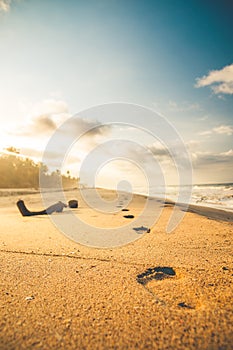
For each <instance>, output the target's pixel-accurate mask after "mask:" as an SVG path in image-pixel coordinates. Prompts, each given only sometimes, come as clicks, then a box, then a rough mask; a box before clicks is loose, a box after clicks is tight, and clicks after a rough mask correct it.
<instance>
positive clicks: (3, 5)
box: [0, 0, 11, 12]
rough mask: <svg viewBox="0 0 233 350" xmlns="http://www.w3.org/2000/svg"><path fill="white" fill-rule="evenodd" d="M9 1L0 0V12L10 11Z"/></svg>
mask: <svg viewBox="0 0 233 350" xmlns="http://www.w3.org/2000/svg"><path fill="white" fill-rule="evenodd" d="M10 6H11V0H0V12H8V11H10Z"/></svg>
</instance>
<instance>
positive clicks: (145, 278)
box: [137, 266, 176, 285]
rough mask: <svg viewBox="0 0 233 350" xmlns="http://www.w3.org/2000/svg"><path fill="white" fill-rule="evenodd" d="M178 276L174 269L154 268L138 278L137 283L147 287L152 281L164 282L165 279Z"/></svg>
mask: <svg viewBox="0 0 233 350" xmlns="http://www.w3.org/2000/svg"><path fill="white" fill-rule="evenodd" d="M175 275H176V272H175V270H174V269H173V268H172V267H160V266H158V267H153V268H149V269H147V270H146V271H145V272H143V273H141V274H139V275H138V276H137V282H138V283H140V284H142V285H146V284H147V283H148V282H149V281H152V280H157V281H158V280H160V281H161V280H163V279H165V278H172V277H174V276H175Z"/></svg>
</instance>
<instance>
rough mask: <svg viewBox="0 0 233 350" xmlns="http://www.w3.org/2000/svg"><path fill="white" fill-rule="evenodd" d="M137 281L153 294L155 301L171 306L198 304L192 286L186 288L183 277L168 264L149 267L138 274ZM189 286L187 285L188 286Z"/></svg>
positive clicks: (179, 306) (191, 306) (185, 307)
mask: <svg viewBox="0 0 233 350" xmlns="http://www.w3.org/2000/svg"><path fill="white" fill-rule="evenodd" d="M136 281H137V282H138V283H140V284H141V285H143V286H144V288H145V289H146V290H147V291H148V292H149V293H150V294H152V295H153V297H154V298H155V301H156V302H157V303H159V304H160V305H163V306H167V307H169V308H174V307H175V308H177V307H178V308H179V309H184V310H191V309H195V308H196V305H197V304H198V300H196V297H195V295H194V294H193V293H192V290H191V288H192V286H190V287H191V288H190V289H189V288H188V289H186V288H184V284H183V279H182V278H180V275H178V276H177V272H176V271H175V270H174V269H173V268H172V267H168V266H157V267H153V268H149V269H147V270H146V271H144V272H143V273H141V274H139V275H137V277H136ZM186 287H187V286H186Z"/></svg>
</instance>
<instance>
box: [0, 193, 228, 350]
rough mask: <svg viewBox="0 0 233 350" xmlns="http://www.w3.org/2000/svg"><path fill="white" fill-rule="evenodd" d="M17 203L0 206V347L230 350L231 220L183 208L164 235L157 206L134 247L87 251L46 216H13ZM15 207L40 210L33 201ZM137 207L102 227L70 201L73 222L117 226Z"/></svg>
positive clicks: (167, 211) (35, 197)
mask: <svg viewBox="0 0 233 350" xmlns="http://www.w3.org/2000/svg"><path fill="white" fill-rule="evenodd" d="M102 194H103V196H105V197H106V198H112V197H114V193H113V192H111V191H105V190H103V191H102ZM68 197H70V198H68ZM77 197H78V195H77V193H67V199H71V198H77ZM17 199H18V197H14V196H11V197H2V198H1V199H0V261H1V262H0V266H1V278H0V281H1V298H0V304H1V306H0V310H1V317H0V349H231V348H232V343H233V334H232V320H233V314H232V300H233V292H232V276H233V268H232V256H233V254H232V253H233V252H232V243H231V239H232V233H233V224H232V221H233V220H232V214H230V213H227V214H225V213H224V215H222V214H223V213H221V211H216V210H212V209H209V208H200V207H195V206H191V207H190V211H192V212H188V213H186V215H185V217H184V219H183V220H182V222H181V223H180V224H179V225H178V227H177V228H176V229H175V231H174V232H173V233H171V234H167V233H166V226H167V222H168V218H169V216H170V215H171V212H172V204H167V205H166V206H165V207H164V209H163V211H162V215H161V216H160V218H159V220H158V222H157V223H156V224H155V225H154V226H153V227H152V228H151V230H150V232H149V233H146V234H145V235H143V236H142V237H141V238H140V239H138V240H136V241H135V242H132V243H129V244H127V245H126V246H123V247H119V248H108V249H95V248H90V247H86V246H83V245H80V244H77V243H75V242H73V241H71V240H70V239H68V238H66V237H65V236H64V235H63V234H61V233H60V232H59V230H58V229H57V228H56V227H55V226H54V225H53V223H52V222H51V220H50V218H49V217H48V216H38V217H22V216H21V215H20V213H19V212H18V210H17V208H16V205H15V202H16V200H17ZM23 199H24V200H25V202H26V204H27V205H28V206H29V208H30V209H33V210H36V209H41V208H42V203H41V201H40V196H39V194H29V195H25V196H24V197H23ZM78 199H80V198H79V197H78ZM145 200H146V199H145V197H143V196H134V198H133V201H132V202H131V203H130V204H129V206H128V207H129V211H128V212H122V211H121V208H119V212H118V213H116V214H114V215H113V216H111V217H108V219H106V217H105V216H103V215H101V214H99V213H97V214H96V213H91V212H90V210H89V209H88V208H87V207H86V205H85V203H84V202H82V201H81V200H80V208H79V209H77V215H81V216H82V217H83V218H84V219H87V221H88V220H90V221H91V222H92V224H95V225H99V226H103V225H109V224H111V225H113V226H114V225H122V223H125V222H126V220H130V219H125V218H123V215H126V214H129V215H134V216H137V215H138V214H139V213H140V210H141V208H142V207H143V205H144V204H145ZM180 210H182V207H181V208H180ZM194 211H195V212H194ZM53 215H66V213H65V212H64V213H61V214H53ZM108 220H109V222H108ZM131 220H134V219H131Z"/></svg>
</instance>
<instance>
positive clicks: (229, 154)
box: [192, 149, 233, 168]
mask: <svg viewBox="0 0 233 350" xmlns="http://www.w3.org/2000/svg"><path fill="white" fill-rule="evenodd" d="M192 160H193V166H194V168H199V167H202V166H210V165H216V164H226V165H227V164H229V165H233V150H232V149H230V150H228V151H226V152H221V153H211V152H194V153H192Z"/></svg>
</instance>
